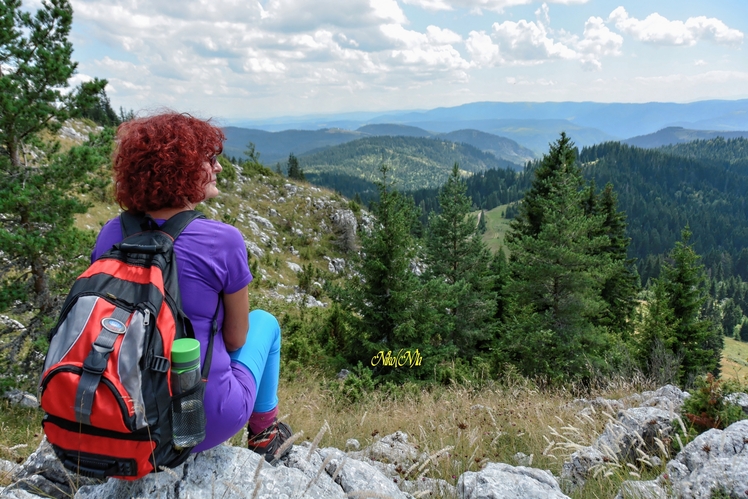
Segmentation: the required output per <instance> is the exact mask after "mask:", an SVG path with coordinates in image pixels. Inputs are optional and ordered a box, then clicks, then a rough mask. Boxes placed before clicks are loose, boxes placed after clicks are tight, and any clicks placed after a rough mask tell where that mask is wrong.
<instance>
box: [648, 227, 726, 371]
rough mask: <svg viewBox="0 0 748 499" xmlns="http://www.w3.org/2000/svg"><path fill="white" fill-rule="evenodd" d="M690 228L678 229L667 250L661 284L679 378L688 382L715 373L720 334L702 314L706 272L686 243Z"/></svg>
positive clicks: (689, 235) (719, 351) (721, 343)
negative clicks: (670, 313) (678, 360)
mask: <svg viewBox="0 0 748 499" xmlns="http://www.w3.org/2000/svg"><path fill="white" fill-rule="evenodd" d="M690 239H691V231H690V229H689V228H688V227H686V228H685V229H683V231H682V232H681V241H678V242H676V243H675V248H674V249H673V251H672V252H671V253H670V259H671V260H672V263H670V262H666V264H665V266H664V267H663V269H662V272H663V275H662V286H663V287H664V289H665V292H666V294H667V299H668V304H669V306H670V308H671V309H672V311H673V317H674V324H673V336H674V345H673V349H674V353H675V354H676V355H677V356H679V357H682V359H683V360H682V363H681V368H680V373H679V381H680V383H681V384H683V385H685V386H690V385H691V384H692V383H693V380H694V379H695V378H696V376H701V375H703V374H706V373H707V372H711V373H713V374H715V375H716V374H718V373H719V369H720V357H721V355H722V347H723V345H724V338H723V336H722V333H721V332H720V331H719V329H718V328H717V326H716V324H714V323H713V322H712V321H710V320H708V319H704V318H703V317H702V307H703V305H704V304H705V302H706V299H707V293H706V284H707V281H706V272H705V271H704V266H703V265H702V264H701V263H700V257H699V255H698V254H697V253H696V252H695V251H694V249H693V247H692V246H691V245H690V244H689V243H690Z"/></svg>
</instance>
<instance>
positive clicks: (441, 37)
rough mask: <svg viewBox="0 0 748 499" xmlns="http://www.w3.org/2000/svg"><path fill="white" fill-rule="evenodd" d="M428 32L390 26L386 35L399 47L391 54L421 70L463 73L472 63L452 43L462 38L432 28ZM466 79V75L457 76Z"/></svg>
mask: <svg viewBox="0 0 748 499" xmlns="http://www.w3.org/2000/svg"><path fill="white" fill-rule="evenodd" d="M429 28H430V29H429V30H427V33H426V34H424V33H419V32H417V31H412V30H407V29H405V28H403V27H402V26H400V25H399V24H386V25H384V26H382V27H381V30H382V32H383V33H384V34H385V35H386V36H387V37H388V38H390V39H391V40H393V41H396V42H397V43H398V44H399V47H398V48H396V49H394V50H392V51H391V57H392V58H393V60H395V61H398V63H399V64H402V65H408V66H420V69H419V71H429V72H430V71H433V70H437V71H452V70H455V71H460V70H464V69H467V68H468V67H469V66H470V64H469V63H468V62H467V61H466V60H464V59H463V58H462V56H461V55H460V53H459V52H458V51H457V50H456V49H455V48H454V47H453V46H452V45H451V43H449V42H450V41H453V40H455V37H457V36H458V35H457V34H456V33H454V32H451V31H449V30H440V29H439V28H436V27H435V26H430V27H429ZM457 75H458V76H459V77H460V78H463V74H462V73H457Z"/></svg>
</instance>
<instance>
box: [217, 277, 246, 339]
mask: <svg viewBox="0 0 748 499" xmlns="http://www.w3.org/2000/svg"><path fill="white" fill-rule="evenodd" d="M223 309H224V315H223V342H224V343H225V344H226V350H227V351H229V352H233V351H234V350H239V349H240V348H241V347H243V346H244V343H246V342H247V332H248V331H249V291H248V287H247V286H244V287H243V288H242V289H240V290H239V291H237V292H236V293H231V294H230V295H223Z"/></svg>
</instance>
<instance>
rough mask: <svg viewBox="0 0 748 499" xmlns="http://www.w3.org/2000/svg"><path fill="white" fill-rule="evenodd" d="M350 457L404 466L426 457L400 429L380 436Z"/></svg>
mask: <svg viewBox="0 0 748 499" xmlns="http://www.w3.org/2000/svg"><path fill="white" fill-rule="evenodd" d="M351 457H354V458H361V457H365V458H368V459H371V460H372V461H379V462H383V463H391V464H395V465H397V464H400V465H405V466H410V465H412V464H413V463H414V462H416V461H425V460H426V459H428V455H427V454H425V453H423V452H419V451H418V449H416V448H415V447H414V446H413V445H412V444H411V443H409V442H408V435H407V434H406V433H403V432H402V431H397V432H395V433H393V434H391V435H387V436H385V437H382V438H380V439H379V440H377V441H376V442H374V443H373V444H371V445H369V446H368V447H366V448H365V449H364V450H362V451H360V452H353V453H351Z"/></svg>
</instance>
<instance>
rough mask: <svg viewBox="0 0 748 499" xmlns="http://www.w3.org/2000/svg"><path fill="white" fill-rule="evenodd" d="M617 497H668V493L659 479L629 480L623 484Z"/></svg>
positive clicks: (628, 498)
mask: <svg viewBox="0 0 748 499" xmlns="http://www.w3.org/2000/svg"><path fill="white" fill-rule="evenodd" d="M615 499H668V494H667V492H666V491H665V489H664V488H662V486H661V485H660V482H659V481H658V480H647V481H641V482H639V481H634V480H627V481H625V482H623V483H622V484H621V490H619V491H618V495H616V497H615Z"/></svg>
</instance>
